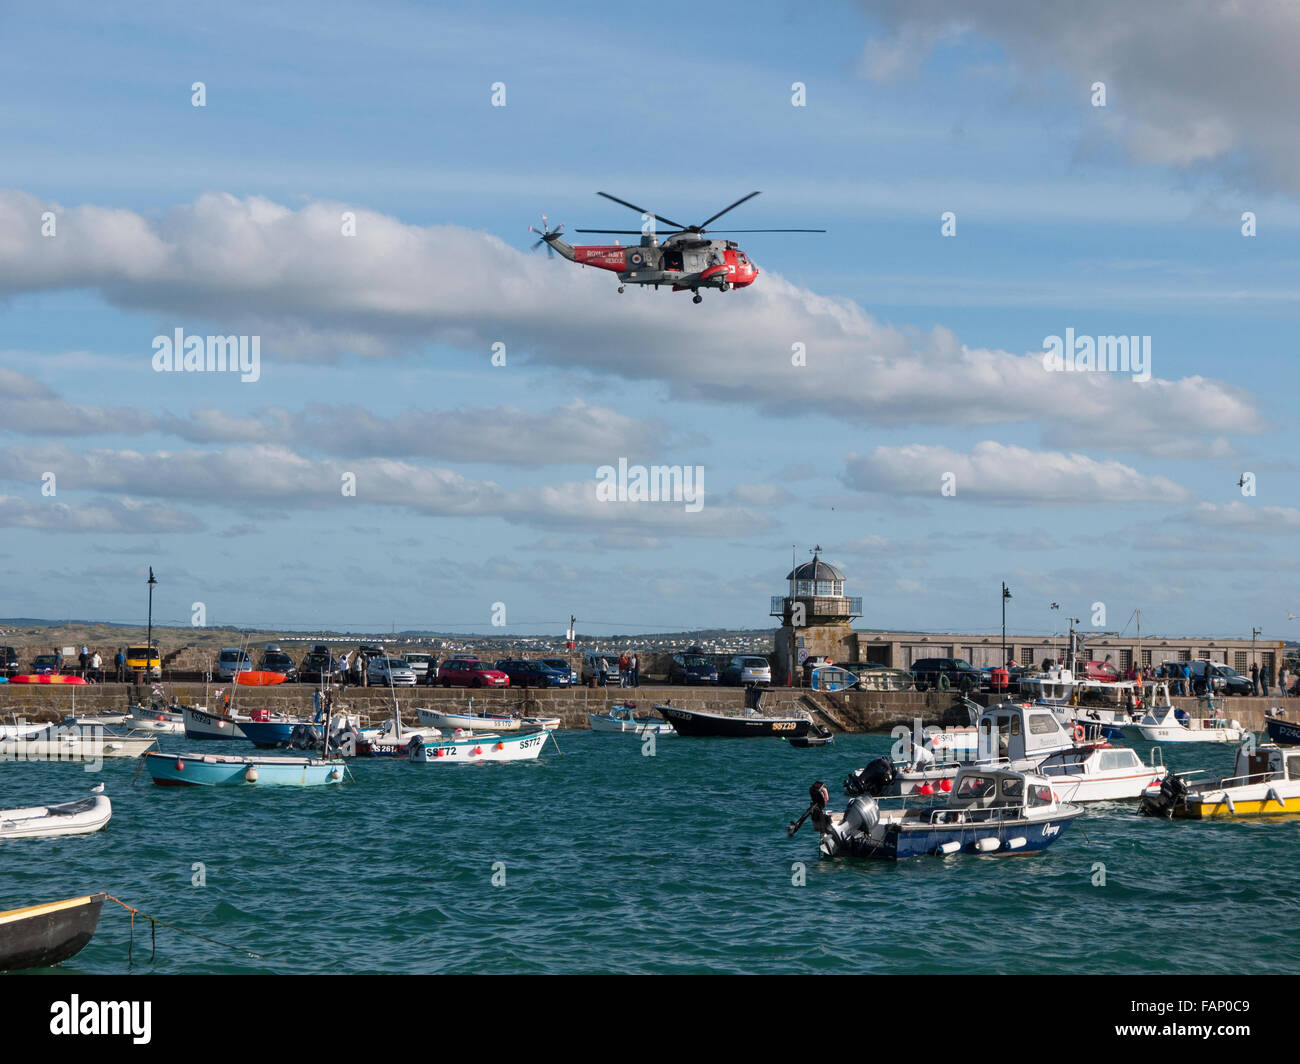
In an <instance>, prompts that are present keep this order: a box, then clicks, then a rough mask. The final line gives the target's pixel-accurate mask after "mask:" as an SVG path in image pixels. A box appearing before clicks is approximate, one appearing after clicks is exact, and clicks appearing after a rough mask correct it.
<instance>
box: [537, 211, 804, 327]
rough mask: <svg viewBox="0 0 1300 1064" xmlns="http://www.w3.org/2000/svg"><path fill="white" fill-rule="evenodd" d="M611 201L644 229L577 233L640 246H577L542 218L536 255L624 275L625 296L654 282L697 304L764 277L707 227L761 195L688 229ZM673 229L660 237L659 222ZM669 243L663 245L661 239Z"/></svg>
mask: <svg viewBox="0 0 1300 1064" xmlns="http://www.w3.org/2000/svg"><path fill="white" fill-rule="evenodd" d="M596 195H598V196H604V197H605V198H606V199H607V200H613V201H614V202H615V203H618V204H621V205H622V206H624V207H629V208H631V209H632V210H634V211H636V212H637V213H638V214H640V215H641V218H642V222H643V225H642V227H641V228H640V229H575V230H574V232H576V233H601V234H606V235H609V236H639V237H640V238H641V241H640V243H638V244H632V245H628V246H626V247H625V246H623V245H622V244H596V245H583V244H580V245H578V246H576V247H575V246H574V245H572V244H566V243H565V242H564V241H563V240H561V239H560V234H561V233H562V232H563V231H564V224H563V223H560V224H559V225H557V226H556V227H555V228H554V229H551V228H550V226H549V223H548V222H547V219H546V215H544V214H543V215H542V228H541V229H538V228H536V227H535V226H531V225H530V226H529V227H528V229H529V231H530V232H532V233H536V234H537V236H538V238H539V239H538V241H537V242H536V243H535V244H534V245H533V250H534V251H536V250H537V249H538V248H539V247H541V246H542V245H543V244H545V245H546V247H547V250H548V252H559V253H560V254H561V255H563V256H564V257H565V258H566V259H568V260H569V261H570V262H576V263H578V265H580V266H595V267H596V268H597V269H601V270H610V271H611V272H613V273H616V274H618V281H619V285H618V290H619V292H620V293H622V292H623V289H624V286H626V285H629V284H642V285H645V284H649V285H654V286H655V288H658V287H659V286H660V285H670V286H671V287H672V290H673V291H674V292H691V293H693V299H692V302H694V303H699V302H701V301H702V300H703V298H704V297H703V296H701V295H700V289H701V288H716V289H718V290H719V291H721V292H729V291H730V290H731V289H733V288H747V287H749V286H750V285H751V284H753V283H754V281H755V280H757V278H758V267H757V266H756V265H754V263H753V262H751V261H750V259H749V256H747V255H746V254H745V253H744V252H743V251H741V250H740V246H739V245H738V244H737V243H736V242H735V241H734V240H713V239H711V238H709V237H707V236H705V233H708V232H709V231H710V230H708V229H707V228H706V226H708V225H709V224H710V223H711V222H716V221H717V220H718V219H719V218H721V217H722V216H723V215H724V214H726V213H727V212H728V211H731V210H734V209H735V208H736V207H739V206H740V205H741V204H742V203H744V202H746V201H747V200H752V199H753V198H754V197H755V196H757V195H758V193H757V192H751V193H750V194H749V195H748V196H741V197H740V199H738V200H736V202H735V203H733V204H731V206H730V207H724V208H723V209H722V210H720V211H718V213H717V214H715V215H712V216H711V217H709V218H706V219H704V221H702V222H700V224H699V225H682V224H681V222H674V221H673V220H672V219H671V218H665V217H664V216H663V215H662V214H656V213H655V212H653V211H647V210H646V209H645V208H643V207H638V206H637V205H636V204H635V203H628V201H627V200H622V199H619V198H618V197H617V196H611V195H610V194H609V193H608V192H597V193H596ZM659 222H662V223H663V224H664V225H667V226H671V227H672V231H671V232H667V233H664V234H660V233H659V232H657V231H656V223H659ZM725 231H726V232H730V233H824V232H826V230H825V229H729V230H725ZM661 235H662V236H663V237H664V240H663V243H662V244H661V243H660V242H659V238H660V236H661Z"/></svg>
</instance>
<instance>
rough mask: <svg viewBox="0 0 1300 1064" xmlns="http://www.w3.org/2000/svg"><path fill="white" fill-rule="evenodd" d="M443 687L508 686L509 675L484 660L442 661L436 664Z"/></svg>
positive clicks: (439, 680)
mask: <svg viewBox="0 0 1300 1064" xmlns="http://www.w3.org/2000/svg"><path fill="white" fill-rule="evenodd" d="M438 682H439V683H440V684H442V686H443V687H509V686H510V677H509V676H507V675H506V674H505V673H504V672H501V671H500V670H499V669H494V668H492V666H491V665H489V664H487V662H484V661H466V660H464V659H458V660H452V661H444V662H443V663H442V664H441V665H439V666H438Z"/></svg>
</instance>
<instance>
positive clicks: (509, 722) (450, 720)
mask: <svg viewBox="0 0 1300 1064" xmlns="http://www.w3.org/2000/svg"><path fill="white" fill-rule="evenodd" d="M415 716H416V719H417V720H418V721H419V722H420V723H421V724H423V725H424V726H425V727H427V728H439V729H441V730H443V731H455V730H456V729H457V728H461V729H463V730H465V731H492V732H503V731H519V729H520V727H521V725H522V721H521V720H520V719H519V718H518V717H507V716H504V715H500V714H492V713H473V712H469V713H443V712H441V711H439V710H436V709H417V710H416V711H415Z"/></svg>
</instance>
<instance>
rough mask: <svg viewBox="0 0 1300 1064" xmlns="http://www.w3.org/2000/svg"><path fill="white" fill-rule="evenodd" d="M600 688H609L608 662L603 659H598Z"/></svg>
mask: <svg viewBox="0 0 1300 1064" xmlns="http://www.w3.org/2000/svg"><path fill="white" fill-rule="evenodd" d="M600 686H601V687H608V686H609V662H608V661H607V660H606V659H605V658H601V659H600Z"/></svg>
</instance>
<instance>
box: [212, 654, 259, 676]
mask: <svg viewBox="0 0 1300 1064" xmlns="http://www.w3.org/2000/svg"><path fill="white" fill-rule="evenodd" d="M252 669H253V659H252V658H250V657H249V656H248V651H247V650H240V649H239V648H238V647H224V648H222V649H221V650H218V651H217V660H216V664H215V666H214V668H213V670H212V675H213V676H215V677H216V678H217V679H218V680H220V681H222V682H223V683H229V682H230V681H231V680H233V679H234V678H235V673H237V672H251V671H252Z"/></svg>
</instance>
